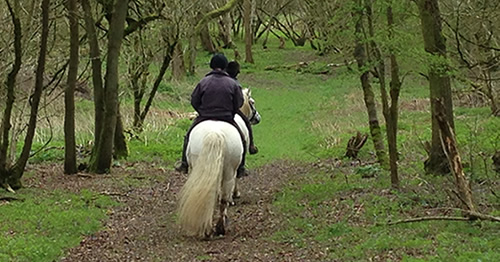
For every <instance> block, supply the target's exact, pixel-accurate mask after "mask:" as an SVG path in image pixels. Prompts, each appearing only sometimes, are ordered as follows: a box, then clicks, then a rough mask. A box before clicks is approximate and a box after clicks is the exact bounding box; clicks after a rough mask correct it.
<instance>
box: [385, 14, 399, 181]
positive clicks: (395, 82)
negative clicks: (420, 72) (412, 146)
mask: <svg viewBox="0 0 500 262" xmlns="http://www.w3.org/2000/svg"><path fill="white" fill-rule="evenodd" d="M387 25H388V27H389V28H388V31H389V41H391V40H392V39H393V27H394V16H393V13H392V7H391V6H388V7H387ZM389 52H390V54H389V57H390V63H391V82H390V91H389V94H390V96H391V105H390V107H389V119H390V123H391V124H390V125H389V124H387V141H388V145H389V166H390V169H391V185H392V187H395V188H398V187H399V175H398V117H399V91H400V90H401V80H400V78H399V64H398V60H397V59H396V55H395V54H394V52H393V51H392V50H391V51H389Z"/></svg>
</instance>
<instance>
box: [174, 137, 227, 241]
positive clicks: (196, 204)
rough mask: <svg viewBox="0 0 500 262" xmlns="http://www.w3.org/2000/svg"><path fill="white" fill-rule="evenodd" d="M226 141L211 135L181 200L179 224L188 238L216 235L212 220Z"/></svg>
mask: <svg viewBox="0 0 500 262" xmlns="http://www.w3.org/2000/svg"><path fill="white" fill-rule="evenodd" d="M225 146H226V145H225V138H224V136H223V135H222V134H220V133H216V132H211V133H209V134H207V135H206V136H205V138H204V139H203V147H202V150H201V153H200V155H199V157H198V159H197V161H196V163H193V166H192V167H193V168H192V170H191V172H190V174H189V177H188V180H187V181H186V184H184V186H183V187H182V189H181V192H180V198H179V222H180V225H181V228H182V230H183V231H184V232H186V234H187V235H190V236H198V237H205V236H208V235H209V234H210V233H211V232H212V216H213V213H214V208H215V204H216V201H217V199H218V196H219V195H220V187H221V180H222V173H223V164H224V153H225Z"/></svg>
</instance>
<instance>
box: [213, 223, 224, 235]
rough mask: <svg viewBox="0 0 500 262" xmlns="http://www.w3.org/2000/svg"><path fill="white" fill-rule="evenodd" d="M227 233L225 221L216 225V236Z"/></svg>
mask: <svg viewBox="0 0 500 262" xmlns="http://www.w3.org/2000/svg"><path fill="white" fill-rule="evenodd" d="M225 234H226V229H225V228H224V223H223V222H222V223H221V222H220V221H219V222H218V223H217V225H216V226H215V235H216V236H223V235H225Z"/></svg>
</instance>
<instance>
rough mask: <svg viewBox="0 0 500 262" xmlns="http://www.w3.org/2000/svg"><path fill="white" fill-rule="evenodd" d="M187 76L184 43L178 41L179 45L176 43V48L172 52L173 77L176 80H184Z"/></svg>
mask: <svg viewBox="0 0 500 262" xmlns="http://www.w3.org/2000/svg"><path fill="white" fill-rule="evenodd" d="M167 52H168V51H167ZM185 76H186V66H185V64H184V55H183V53H182V45H181V43H178V44H177V45H175V49H174V52H173V54H172V78H173V79H174V80H176V81H182V80H184V77H185ZM162 77H163V76H162Z"/></svg>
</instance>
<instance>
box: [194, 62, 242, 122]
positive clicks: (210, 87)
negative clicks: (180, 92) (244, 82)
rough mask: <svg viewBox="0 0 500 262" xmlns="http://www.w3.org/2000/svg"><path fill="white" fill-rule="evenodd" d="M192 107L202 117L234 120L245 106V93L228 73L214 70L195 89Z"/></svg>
mask: <svg viewBox="0 0 500 262" xmlns="http://www.w3.org/2000/svg"><path fill="white" fill-rule="evenodd" d="M191 105H192V106H193V108H194V109H195V110H196V111H197V112H198V114H199V115H200V116H201V117H213V118H217V117H223V118H227V117H231V118H232V117H234V114H235V113H236V112H237V111H238V110H239V109H240V107H241V106H242V105H243V93H242V91H241V88H240V86H239V85H238V83H237V82H236V81H235V80H234V79H232V78H231V77H229V75H228V74H227V73H226V72H224V71H219V70H213V71H212V72H210V73H208V74H207V75H206V76H205V77H204V78H203V79H202V80H201V81H200V83H198V85H197V86H196V88H195V89H194V91H193V93H192V94H191Z"/></svg>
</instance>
